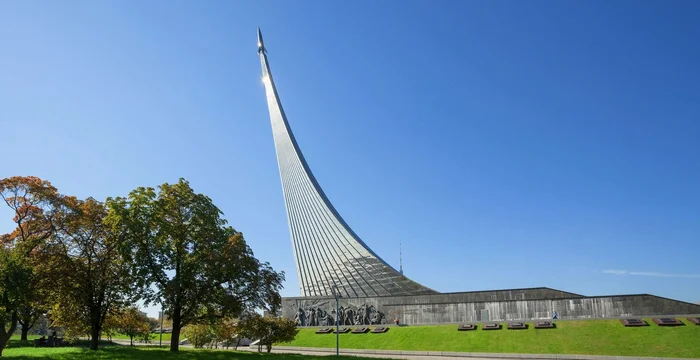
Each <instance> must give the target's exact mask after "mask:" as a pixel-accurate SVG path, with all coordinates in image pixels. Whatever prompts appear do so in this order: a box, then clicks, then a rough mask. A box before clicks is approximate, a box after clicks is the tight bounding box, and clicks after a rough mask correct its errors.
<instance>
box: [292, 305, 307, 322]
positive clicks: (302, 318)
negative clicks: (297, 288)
mask: <svg viewBox="0 0 700 360" xmlns="http://www.w3.org/2000/svg"><path fill="white" fill-rule="evenodd" d="M294 321H295V322H296V323H297V326H306V315H305V314H304V309H302V308H299V310H298V311H297V313H296V315H294Z"/></svg>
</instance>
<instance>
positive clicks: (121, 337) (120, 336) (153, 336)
mask: <svg viewBox="0 0 700 360" xmlns="http://www.w3.org/2000/svg"><path fill="white" fill-rule="evenodd" d="M170 335H171V334H166V333H163V341H166V340H167V341H170ZM40 337H41V335H28V336H27V338H28V339H29V341H32V340H34V339H38V338H40ZM19 338H20V336H19V335H12V338H11V339H12V340H19ZM103 338H104V339H106V338H107V337H106V336H103ZM180 338H184V337H183V336H182V335H180ZM112 339H116V340H129V336H127V335H124V334H117V335H114V336H112ZM159 340H160V333H152V334H151V342H154V341H159ZM137 341H138V339H136V338H134V343H135V342H137Z"/></svg>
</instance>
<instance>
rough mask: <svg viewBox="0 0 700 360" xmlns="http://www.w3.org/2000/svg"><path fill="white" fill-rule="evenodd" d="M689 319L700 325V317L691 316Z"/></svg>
mask: <svg viewBox="0 0 700 360" xmlns="http://www.w3.org/2000/svg"><path fill="white" fill-rule="evenodd" d="M688 321H690V322H691V323H693V324H695V325H700V317H689V318H688Z"/></svg>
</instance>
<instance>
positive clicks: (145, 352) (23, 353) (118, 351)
mask: <svg viewBox="0 0 700 360" xmlns="http://www.w3.org/2000/svg"><path fill="white" fill-rule="evenodd" d="M3 355H5V354H3ZM7 355H9V356H8V358H10V359H18V360H19V359H21V360H30V359H45V360H68V359H75V360H88V359H103V360H107V359H110V360H112V359H114V360H126V359H135V360H141V359H143V360H157V359H185V360H200V359H201V360H205V359H214V360H230V359H240V360H255V359H262V358H270V359H275V360H276V359H279V360H282V359H284V360H301V359H334V360H339V359H345V360H350V359H352V360H358V359H362V358H358V357H353V356H340V357H337V356H330V355H329V356H309V355H296V354H267V353H253V352H246V351H244V352H237V351H231V350H200V349H192V348H182V349H181V350H180V351H179V352H177V353H171V352H170V351H169V350H168V348H167V347H162V348H161V347H155V346H149V347H131V346H121V345H108V346H105V347H103V348H101V349H100V350H97V351H91V350H88V349H87V348H85V347H81V348H76V347H71V348H33V347H26V348H21V349H19V348H15V351H13V353H12V354H7ZM3 357H4V356H3Z"/></svg>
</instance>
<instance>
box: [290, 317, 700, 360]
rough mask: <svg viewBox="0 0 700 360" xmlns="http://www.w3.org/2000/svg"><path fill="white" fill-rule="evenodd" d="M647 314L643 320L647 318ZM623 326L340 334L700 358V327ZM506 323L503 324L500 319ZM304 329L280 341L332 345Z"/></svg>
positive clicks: (491, 348)
mask: <svg viewBox="0 0 700 360" xmlns="http://www.w3.org/2000/svg"><path fill="white" fill-rule="evenodd" d="M649 320H650V319H647V321H649ZM683 321H684V322H685V324H686V326H678V327H660V326H656V325H651V326H646V327H641V328H626V327H624V326H622V324H620V321H618V320H560V321H556V325H557V328H556V329H534V328H533V326H532V323H530V326H529V328H528V329H527V330H506V329H503V330H491V331H483V330H481V329H478V330H474V331H457V325H435V326H406V327H394V326H392V327H391V329H390V330H389V331H388V332H387V333H385V334H340V347H341V348H350V349H381V350H423V351H461V352H491V353H525V354H579V355H611V356H650V357H684V358H688V357H689V358H700V341H698V339H700V326H697V325H693V324H691V323H690V322H689V321H686V320H685V319H683ZM504 325H505V324H504ZM314 331H315V329H302V330H301V331H300V332H299V335H297V337H296V339H295V340H294V341H291V342H287V343H284V344H281V345H288V346H303V347H324V348H332V347H335V335H318V334H314Z"/></svg>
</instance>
